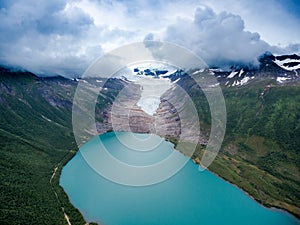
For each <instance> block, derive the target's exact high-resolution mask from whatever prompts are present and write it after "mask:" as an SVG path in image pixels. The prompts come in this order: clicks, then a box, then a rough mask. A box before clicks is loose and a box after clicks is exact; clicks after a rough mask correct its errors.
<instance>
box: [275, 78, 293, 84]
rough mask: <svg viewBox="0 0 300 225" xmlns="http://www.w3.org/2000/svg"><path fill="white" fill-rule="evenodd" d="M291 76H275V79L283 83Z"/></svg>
mask: <svg viewBox="0 0 300 225" xmlns="http://www.w3.org/2000/svg"><path fill="white" fill-rule="evenodd" d="M289 79H291V78H289V77H277V79H276V81H277V82H279V83H283V82H284V81H286V80H289Z"/></svg>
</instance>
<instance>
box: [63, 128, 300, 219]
mask: <svg viewBox="0 0 300 225" xmlns="http://www.w3.org/2000/svg"><path fill="white" fill-rule="evenodd" d="M109 132H115V131H113V130H107V131H103V132H100V133H99V134H97V135H95V136H100V135H102V134H105V133H109ZM162 138H164V139H165V140H166V141H168V142H170V143H172V144H173V145H174V146H173V148H174V150H176V151H179V152H180V153H181V154H183V155H185V154H184V153H183V152H182V151H180V150H179V149H177V148H176V143H174V142H173V141H172V140H170V139H169V138H165V137H162ZM87 141H88V140H87ZM85 143H86V142H85ZM79 151H80V148H79V147H78V151H76V152H74V153H73V156H72V157H70V158H69V160H67V161H66V162H65V163H63V165H61V166H60V171H59V172H60V173H59V178H58V180H60V175H61V171H62V169H63V167H64V166H65V165H66V164H67V163H68V162H69V161H71V160H72V159H73V157H74V156H75V155H76V154H77V153H78V152H79ZM185 156H186V155H185ZM187 157H188V156H187ZM189 158H190V160H191V161H192V162H193V163H194V164H196V165H198V166H200V161H199V159H198V160H195V159H192V158H191V157H189ZM206 170H207V171H208V172H210V173H212V174H214V175H215V176H217V177H218V178H220V179H222V180H223V181H225V182H227V183H228V184H230V185H233V186H234V187H235V188H238V189H239V190H241V191H242V192H243V193H244V194H245V195H246V196H248V197H249V198H251V199H252V200H253V201H255V202H256V203H258V204H259V205H261V206H263V207H264V208H266V209H270V210H272V211H279V212H281V213H285V214H287V215H289V216H291V217H294V218H295V219H297V220H298V221H299V224H300V216H299V215H297V214H295V213H293V212H291V211H289V210H288V209H284V208H280V207H277V206H274V205H270V204H264V203H262V202H260V201H259V200H258V199H256V198H255V197H254V196H252V195H250V194H249V193H248V192H247V191H246V190H244V189H243V188H242V187H240V186H238V185H237V184H235V183H233V182H231V181H229V180H227V179H225V178H224V177H222V176H220V175H219V174H217V173H216V172H214V171H212V170H210V169H209V168H206ZM58 185H59V186H60V183H58ZM60 187H61V186H60ZM61 188H62V187H61ZM63 190H64V189H63ZM64 192H65V191H64ZM65 193H66V192H65ZM66 194H67V193H66ZM69 204H71V205H72V206H73V207H75V206H74V205H73V204H72V203H71V201H70V200H69ZM76 209H77V208H76ZM80 214H81V215H82V216H83V214H82V213H81V212H80ZM83 218H84V217H83ZM84 219H85V218H84ZM85 220H86V219H85ZM91 223H92V222H91ZM86 224H90V223H89V222H87V221H86Z"/></svg>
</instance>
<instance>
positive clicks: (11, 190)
mask: <svg viewBox="0 0 300 225" xmlns="http://www.w3.org/2000/svg"><path fill="white" fill-rule="evenodd" d="M267 61H268V60H267ZM268 62H269V63H270V61H268ZM261 68H262V69H261V70H260V71H254V72H253V71H251V70H249V71H247V72H245V73H240V74H241V76H239V75H238V74H239V73H236V75H235V76H233V75H232V76H230V77H229V78H228V79H226V78H227V77H228V76H229V75H230V74H231V73H232V72H222V71H221V72H220V71H219V72H215V74H216V77H217V78H218V81H219V82H220V85H221V87H222V90H223V94H224V98H225V102H226V108H227V129H226V136H225V140H224V143H223V145H222V148H221V151H220V153H219V154H218V156H217V158H216V160H215V161H214V162H213V163H212V164H211V165H210V167H209V170H211V171H213V172H214V173H216V174H217V175H219V176H220V177H222V178H224V179H225V180H227V181H229V182H231V183H233V184H234V185H237V186H238V187H239V188H241V189H243V190H244V191H246V192H247V193H249V194H250V195H251V196H252V197H254V198H255V199H256V200H257V201H258V202H260V203H262V204H264V205H266V206H268V207H276V208H280V209H285V210H287V211H289V212H291V213H293V214H294V215H296V216H297V217H298V218H299V217H300V196H299V190H300V182H299V177H300V171H299V165H300V156H299V150H300V149H299V146H300V143H299V138H298V137H299V135H300V105H299V102H300V99H299V96H300V83H299V78H298V77H297V76H296V75H295V74H296V72H294V71H291V72H287V75H286V77H287V76H288V77H289V78H290V79H286V80H285V81H284V82H279V81H278V80H277V78H278V77H282V76H285V75H284V71H283V72H282V70H281V68H280V67H276V66H274V67H272V68H270V66H269V68H268V70H264V69H263V68H265V67H264V64H263V66H262V67H261ZM244 71H246V69H244ZM0 72H1V76H0V90H1V91H0V103H1V105H0V112H1V117H0V119H1V123H0V124H1V125H0V136H1V148H0V151H1V155H2V156H1V159H0V160H1V163H0V165H1V170H2V173H1V184H0V190H1V193H2V195H1V200H0V202H1V204H0V205H1V209H0V223H1V224H12V223H11V221H15V224H53V223H55V224H68V222H67V220H66V219H65V215H64V214H63V211H62V207H63V210H64V211H65V213H66V214H67V215H68V217H69V218H70V223H71V224H84V223H85V221H84V219H83V217H82V216H81V214H80V213H79V211H78V210H77V209H75V208H74V207H73V206H72V205H71V204H70V202H69V200H68V197H67V195H66V194H65V193H64V191H63V189H62V188H61V187H60V186H59V176H60V173H61V169H62V167H63V165H65V164H66V163H67V162H68V161H69V160H70V159H71V158H72V157H73V156H74V154H75V153H76V152H77V151H78V147H77V144H76V142H75V139H74V136H73V131H72V104H73V96H74V93H75V90H76V87H77V85H78V81H76V80H73V79H67V78H63V77H60V76H57V77H38V76H36V75H34V74H32V73H29V72H22V71H11V70H10V69H7V68H1V71H0ZM247 74H251V75H249V76H250V77H251V76H253V77H255V78H253V79H249V81H248V82H246V83H243V85H241V82H240V80H242V79H245V77H246V76H247ZM270 74H271V75H270ZM178 76H180V77H178ZM274 76H275V77H274ZM178 78H180V80H179V81H178V82H177V85H178V86H180V87H181V88H183V89H184V90H186V92H187V93H188V94H189V96H191V98H192V100H193V102H194V103H195V105H196V109H197V112H198V115H199V120H200V125H201V138H200V140H199V142H198V146H197V149H196V151H195V152H194V154H193V155H192V159H193V160H194V161H195V162H196V163H199V162H200V159H201V157H202V154H203V151H204V149H205V145H206V144H207V140H208V137H209V133H210V126H211V122H210V121H211V117H210V116H211V115H210V109H209V105H208V102H207V100H206V98H205V95H204V94H203V92H202V91H201V89H199V87H197V85H196V84H195V83H194V82H193V81H192V80H191V79H190V78H189V77H188V76H184V74H183V73H180V74H179V72H178V71H177V72H175V73H174V74H172V75H171V76H170V79H171V80H177V79H178ZM234 79H237V80H238V81H239V85H230V86H229V84H233V83H234V82H235V84H237V81H236V80H234ZM97 80H99V78H97V79H96V78H90V79H85V82H87V86H86V87H87V92H89V91H94V90H95V86H96V85H97V83H98V82H97ZM280 81H281V80H280ZM79 82H81V81H80V79H79ZM103 82H105V81H104V80H103ZM226 82H229V83H227V85H226ZM124 87H126V88H124ZM105 88H106V89H104V88H103V89H102V91H101V92H100V94H99V98H98V102H97V106H96V109H95V115H96V125H97V134H101V133H105V132H107V131H110V130H115V131H132V132H137V133H155V134H158V135H160V136H165V137H166V138H167V140H170V141H172V142H173V143H175V144H176V143H177V141H178V138H179V136H180V134H181V133H182V131H181V126H182V124H181V121H180V118H179V117H178V112H177V111H178V110H175V109H174V105H172V104H170V102H168V101H164V100H162V102H161V104H160V106H159V108H158V110H157V113H156V114H154V115H153V116H150V115H148V114H146V113H145V112H144V111H142V110H141V109H140V108H139V107H137V105H136V103H137V101H138V100H139V97H140V87H139V86H138V85H136V84H134V83H131V82H126V81H124V80H122V79H110V80H108V81H107V82H106V83H105ZM173 91H174V90H173ZM120 92H122V96H121V97H120V98H117V97H118V94H119V93H120ZM168 95H169V97H168ZM170 96H172V90H170V91H168V92H166V93H165V94H164V96H162V99H164V98H165V99H170ZM116 98H117V99H119V100H121V101H115V99H116ZM181 107H183V106H181V105H180V101H179V105H176V107H175V108H176V109H180V108H181ZM84 111H85V109H82V111H79V112H78V113H83V112H84ZM124 121H125V122H124ZM87 134H89V135H96V134H91V133H90V131H84V133H83V134H82V135H83V136H85V135H86V136H88V135H87ZM188 136H193V134H192V132H191V133H189V134H188V135H187V136H186V141H189V140H188V138H189V137H188ZM178 150H179V151H182V152H183V153H185V154H189V152H185V151H184V149H180V148H178ZM54 171H56V173H55V175H53V174H54V173H53V172H54ZM50 180H51V183H50V182H49V181H50ZM53 190H54V191H55V192H56V193H57V196H58V197H56V195H55V193H54V191H53Z"/></svg>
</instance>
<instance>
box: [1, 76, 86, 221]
mask: <svg viewBox="0 0 300 225" xmlns="http://www.w3.org/2000/svg"><path fill="white" fill-rule="evenodd" d="M1 75H2V77H1V84H2V85H6V88H3V86H2V92H1V93H0V101H1V104H0V113H1V116H0V139H1V143H0V155H1V157H0V167H1V174H0V176H1V178H0V180H1V183H0V192H1V195H0V224H67V223H66V220H65V219H64V214H63V212H62V210H61V207H62V206H63V207H64V208H65V210H66V212H67V214H68V215H69V216H70V217H71V222H72V224H81V225H82V224H84V223H85V222H84V220H83V218H82V216H81V214H80V213H79V212H78V211H77V210H76V209H74V208H73V206H72V205H71V204H70V203H69V201H68V198H67V196H66V195H65V194H64V192H63V191H62V189H61V188H60V187H59V184H58V176H55V179H54V180H53V182H52V184H53V187H54V189H55V190H56V191H57V192H58V193H59V197H60V202H59V201H58V200H57V198H56V196H55V194H54V191H53V189H52V186H51V185H50V183H49V180H50V178H51V176H52V173H53V168H54V167H55V166H56V165H57V163H59V162H60V161H61V160H62V159H66V154H67V153H68V152H69V151H70V150H71V149H73V150H76V149H77V147H76V145H75V144H74V139H73V136H72V132H71V131H72V130H71V112H70V111H68V110H65V109H64V108H59V107H53V106H52V105H50V104H49V103H48V102H47V101H46V100H45V99H44V98H43V97H42V96H41V94H40V90H39V87H41V86H42V87H43V85H46V84H45V83H43V82H40V81H37V79H36V78H35V77H33V76H27V75H24V74H22V75H20V76H21V77H14V78H7V77H4V76H3V74H1ZM15 75H16V76H17V75H18V74H15ZM55 88H58V90H55V93H56V94H57V95H58V93H59V92H61V91H65V90H63V89H59V86H55ZM50 90H51V89H50ZM42 115H43V116H46V117H47V118H48V119H50V120H51V122H49V120H46V119H44V118H43V117H42ZM67 157H69V158H70V157H71V155H67ZM57 173H58V174H57V175H59V171H58V172H57Z"/></svg>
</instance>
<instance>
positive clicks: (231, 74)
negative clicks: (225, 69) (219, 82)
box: [227, 71, 238, 79]
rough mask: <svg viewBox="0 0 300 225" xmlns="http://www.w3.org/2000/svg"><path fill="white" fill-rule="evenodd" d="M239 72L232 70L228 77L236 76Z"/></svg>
mask: <svg viewBox="0 0 300 225" xmlns="http://www.w3.org/2000/svg"><path fill="white" fill-rule="evenodd" d="M237 74H238V72H235V71H232V72H231V73H230V74H229V75H228V77H227V78H229V79H230V78H234V76H235V75H237Z"/></svg>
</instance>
